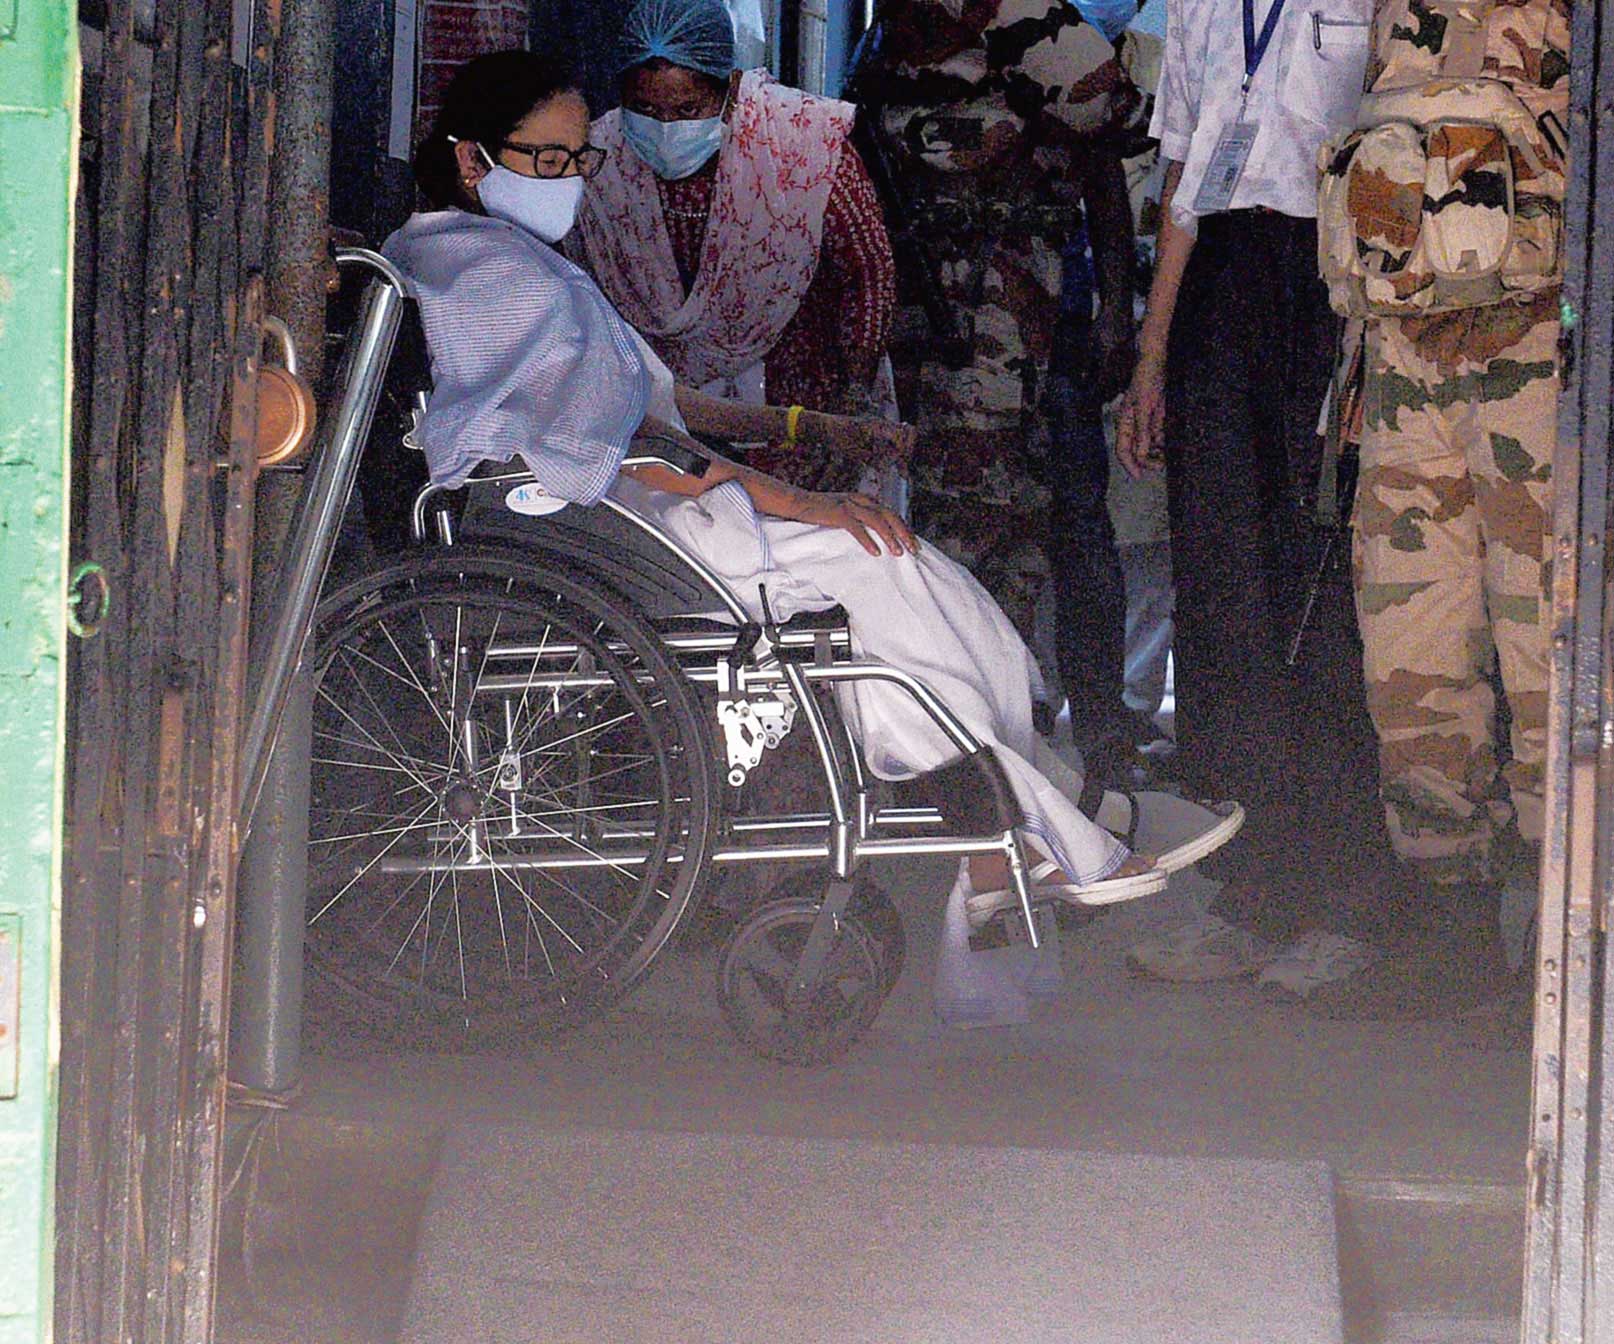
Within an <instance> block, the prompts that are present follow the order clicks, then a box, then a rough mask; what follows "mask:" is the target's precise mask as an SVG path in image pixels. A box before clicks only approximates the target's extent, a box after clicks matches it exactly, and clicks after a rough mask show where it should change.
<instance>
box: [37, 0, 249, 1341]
mask: <svg viewBox="0 0 1614 1344" xmlns="http://www.w3.org/2000/svg"><path fill="white" fill-rule="evenodd" d="M95 9H96V11H97V15H98V16H99V17H100V23H101V27H100V29H99V31H98V35H97V38H96V42H95V45H96V47H97V48H98V56H99V59H98V61H97V62H96V63H95V66H94V67H93V68H91V69H89V70H87V83H86V88H87V91H93V93H94V95H95V96H94V99H93V105H91V104H89V103H88V102H87V106H86V117H85V145H86V153H85V155H84V159H83V169H84V172H83V178H82V189H81V194H80V199H79V220H80V227H79V231H78V247H77V261H78V290H77V300H76V305H75V307H76V311H75V320H74V329H75V342H74V359H75V365H76V380H77V395H76V399H75V406H74V461H73V468H74V470H73V510H72V519H73V523H72V529H71V544H72V550H73V559H74V560H75V561H93V562H95V563H97V564H98V565H100V566H102V567H103V569H104V571H105V573H106V575H107V577H108V586H109V588H110V591H111V594H112V601H111V606H110V610H109V612H108V614H107V617H106V620H105V623H104V626H103V628H102V630H101V632H100V633H99V634H98V635H97V636H96V637H94V638H93V639H88V640H81V641H76V642H75V643H74V645H73V648H72V655H71V662H70V667H69V686H70V694H69V712H70V715H71V725H70V730H69V738H68V741H69V759H68V767H69V777H68V789H69V793H68V810H67V817H68V868H67V880H66V883H65V889H64V893H63V920H62V923H63V940H62V965H63V977H62V985H63V993H62V1023H63V1039H62V1071H61V1078H62V1123H61V1126H60V1131H59V1136H60V1161H59V1168H58V1181H57V1214H58V1217H57V1295H56V1337H57V1338H58V1339H61V1340H64V1341H72V1342H73V1344H79V1342H80V1341H82V1342H83V1344H100V1341H104V1340H113V1339H131V1340H139V1341H159V1340H162V1341H167V1340H174V1341H178V1340H187V1341H196V1344H201V1341H204V1340H206V1339H207V1338H208V1337H209V1334H210V1331H211V1313H212V1300H213V1266H214V1261H215V1256H216V1252H215V1242H216V1237H217V1233H216V1227H217V1212H218V1198H219V1181H218V1167H219V1145H220V1137H221V1133H222V1120H223V1110H224V1087H225V1078H224V1050H225V1042H226V1029H227V1020H226V1005H227V1002H228V979H229V959H230V939H231V921H232V914H233V885H234V871H235V863H236V857H237V855H236V849H237V838H236V833H235V825H234V819H235V813H236V749H237V741H238V737H239V720H240V712H241V701H242V691H243V680H244V675H245V656H246V638H247V628H246V613H247V607H248V601H249V597H250V593H249V584H250V577H249V576H250V556H251V537H252V508H253V489H254V482H255V478H256V461H255V454H254V434H255V420H256V405H255V397H254V395H253V389H254V388H255V386H256V380H257V363H258V357H259V350H258V346H259V342H260V340H261V322H262V316H263V288H264V274H263V272H264V218H265V208H266V199H267V189H268V188H267V184H268V162H269V152H270V141H271V136H270V133H269V128H270V125H271V121H272V115H273V109H272V99H271V97H270V88H271V84H270V78H271V73H272V69H271V64H272V59H273V52H274V39H275V36H276V34H277V32H278V27H279V0H106V3H105V4H97V5H96V6H95Z"/></svg>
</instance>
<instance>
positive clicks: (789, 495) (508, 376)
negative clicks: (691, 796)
mask: <svg viewBox="0 0 1614 1344" xmlns="http://www.w3.org/2000/svg"><path fill="white" fill-rule="evenodd" d="M588 133H589V119H588V113H587V108H586V106H585V104H584V101H583V99H582V97H581V95H580V94H579V93H578V92H577V91H576V88H575V85H574V83H573V80H572V78H571V76H570V73H569V71H568V70H567V68H566V67H565V66H563V65H562V64H561V63H559V62H558V61H555V60H552V59H549V58H547V57H545V56H541V55H537V54H530V53H525V52H502V53H497V54H494V55H490V56H484V57H481V58H478V59H476V60H474V61H472V62H470V63H469V64H468V65H466V66H464V67H462V68H461V70H460V71H459V72H458V74H457V76H456V77H455V79H454V81H453V83H452V84H451V86H450V87H449V89H448V91H447V94H446V97H445V101H444V104H443V107H442V109H441V111H440V113H439V114H438V117H437V121H436V125H435V127H434V129H433V131H432V132H431V134H430V136H429V137H428V138H427V139H426V140H425V141H424V142H423V143H422V145H421V146H420V148H419V150H418V152H417V155H416V161H415V171H416V176H417V179H418V180H419V182H420V185H421V187H422V189H423V190H424V191H425V193H426V195H427V196H428V197H429V198H430V199H431V200H432V201H433V203H435V204H436V205H438V206H439V207H440V208H439V209H438V210H435V211H431V212H427V213H421V214H417V215H415V216H414V217H412V218H411V219H410V220H409V221H408V222H407V223H406V224H405V225H404V226H403V227H402V228H401V229H399V230H398V231H397V232H396V233H395V234H393V236H392V237H391V238H390V239H389V240H388V241H387V243H386V246H385V248H384V252H385V254H386V256H387V257H388V258H389V259H390V260H391V261H392V262H393V263H394V264H395V265H396V266H397V267H398V268H399V269H400V270H401V271H402V272H403V273H404V275H405V276H406V277H407V279H408V280H409V283H410V286H411V292H412V294H413V297H415V298H416V299H417V300H418V303H419V307H420V313H421V319H422V323H423V326H424V328H425V332H426V339H427V345H428V348H429V352H430V356H431V366H432V382H433V391H432V395H431V397H430V400H429V404H428V407H427V410H426V413H425V416H424V418H423V420H422V422H421V424H420V426H419V429H418V431H417V433H418V438H419V439H420V441H421V444H422V446H423V447H424V448H425V451H426V455H427V460H428V464H429V467H430V470H431V475H432V479H433V481H434V482H437V483H440V484H448V485H458V484H460V483H462V482H464V481H466V480H468V479H469V478H471V477H472V476H473V474H474V473H476V472H477V471H478V469H479V468H481V467H482V466H483V464H484V463H490V462H491V463H501V462H509V461H511V459H513V458H516V457H518V456H519V457H520V458H521V459H522V461H523V462H524V463H525V465H526V466H527V467H528V468H529V469H530V470H531V472H532V474H533V476H534V477H535V479H536V484H537V487H538V491H539V493H540V494H543V495H548V496H552V497H554V501H553V502H555V503H560V502H569V503H571V504H576V505H582V506H589V505H593V504H596V503H598V502H599V501H600V500H601V499H602V498H603V497H604V496H606V495H607V494H608V493H609V494H610V495H611V497H612V498H613V500H615V501H616V502H617V503H618V504H620V505H623V506H625V507H627V508H629V509H631V510H633V511H635V512H637V513H639V514H641V515H643V516H645V517H648V518H651V519H653V520H654V521H655V522H656V523H657V524H658V525H659V526H660V527H661V528H663V529H664V530H665V531H666V532H667V533H669V534H670V535H671V536H672V537H674V538H675V539H676V540H677V541H678V542H679V543H680V544H681V545H683V546H684V547H686V548H687V549H688V550H689V551H690V552H691V553H692V554H694V555H696V556H698V557H699V558H700V560H701V561H703V562H704V563H705V564H706V565H707V566H708V567H709V568H710V569H712V570H714V571H715V572H716V573H717V574H718V575H719V576H720V577H721V578H722V579H723V580H724V581H725V582H726V583H727V584H728V586H729V587H730V589H731V590H732V591H733V592H734V593H735V594H736V595H737V596H738V597H739V598H740V600H741V601H742V602H744V603H746V604H747V605H748V606H749V607H751V608H752V611H751V615H752V617H753V619H758V620H761V619H764V618H767V619H774V620H779V621H783V620H785V619H787V618H789V617H790V616H792V615H794V614H796V613H800V612H805V611H813V610H821V609H824V608H828V607H831V606H833V605H835V604H837V603H838V604H840V605H841V606H842V607H843V608H844V609H845V611H846V612H847V614H848V618H849V625H850V630H851V635H852V639H853V642H854V646H855V648H856V650H857V653H858V655H859V656H860V657H863V658H868V659H875V660H879V661H882V662H884V663H886V664H889V665H891V666H893V667H895V668H898V669H901V670H903V671H905V672H908V673H911V674H912V675H914V676H915V677H917V678H918V679H919V680H920V681H922V682H923V683H924V684H925V685H926V686H928V687H929V688H930V690H931V691H933V692H934V693H935V694H936V695H937V696H938V697H939V698H940V699H941V700H942V701H943V702H944V703H945V704H946V705H947V706H948V707H949V708H950V709H951V710H952V711H953V712H954V713H955V714H956V715H958V717H959V718H960V719H961V720H962V721H963V722H964V723H965V724H967V725H968V727H969V728H970V729H971V730H972V731H973V732H974V733H975V734H976V735H977V737H978V738H979V739H980V740H981V741H982V742H984V743H986V744H987V745H989V746H990V748H991V749H992V751H993V752H994V754H995V755H996V757H997V758H998V760H999V762H1000V763H1001V765H1002V767H1003V772H1004V774H1005V776H1006V777H1007V781H1008V783H1009V786H1010V788H1011V789H1012V791H1013V794H1014V800H1015V802H1016V803H1017V804H1018V807H1019V809H1020V811H1021V813H1022V814H1023V817H1024V833H1025V834H1026V835H1027V836H1028V837H1029V838H1030V841H1031V844H1032V847H1033V848H1035V849H1038V850H1040V851H1041V854H1040V855H1037V856H1035V857H1036V858H1040V860H1041V861H1040V862H1037V863H1036V864H1035V866H1034V867H1033V868H1032V870H1031V875H1032V878H1033V880H1034V881H1035V882H1037V883H1038V884H1039V885H1040V886H1041V887H1042V888H1043V889H1045V891H1046V892H1047V894H1051V895H1054V896H1057V897H1059V898H1062V899H1066V900H1070V901H1074V902H1079V903H1084V904H1103V903H1108V902H1112V901H1119V900H1127V899H1131V898H1133V897H1137V896H1142V895H1146V894H1149V893H1151V892H1155V891H1158V890H1160V889H1161V888H1162V887H1163V886H1164V885H1165V882H1166V877H1167V874H1168V873H1169V872H1170V871H1173V870H1175V869H1176V868H1179V867H1182V866H1184V865H1185V864H1187V863H1191V862H1194V861H1196V860H1197V859H1198V858H1200V857H1202V856H1203V855H1205V854H1207V853H1209V852H1210V851H1211V850H1213V849H1215V848H1217V847H1218V846H1219V845H1221V844H1223V843H1225V842H1226V841H1227V840H1228V839H1230V838H1231V837H1232V836H1233V834H1234V833H1235V832H1236V831H1237V830H1238V828H1239V826H1240V824H1241V823H1242V820H1243V811H1242V809H1241V808H1239V807H1238V805H1237V804H1234V803H1228V804H1222V805H1220V806H1218V807H1216V808H1215V809H1213V814H1212V815H1213V822H1212V824H1211V825H1210V826H1209V828H1208V829H1207V830H1205V831H1204V832H1203V833H1201V834H1199V835H1196V836H1194V837H1192V838H1191V839H1190V840H1189V841H1187V842H1185V843H1183V844H1181V845H1179V846H1178V847H1177V848H1175V849H1173V850H1172V851H1170V852H1168V853H1162V854H1160V855H1158V856H1155V857H1149V856H1145V855H1140V854H1134V853H1131V852H1130V851H1129V850H1128V848H1127V847H1126V845H1125V844H1124V843H1123V842H1122V840H1121V839H1119V838H1118V836H1117V835H1116V834H1114V833H1112V832H1111V831H1110V830H1107V829H1105V827H1103V826H1101V825H1099V824H1096V822H1095V821H1094V820H1090V819H1089V817H1088V816H1086V815H1085V814H1084V813H1083V812H1082V811H1081V810H1080V809H1079V807H1078V806H1077V802H1076V801H1075V800H1076V799H1078V798H1079V797H1080V789H1081V781H1080V780H1079V779H1078V778H1077V777H1076V776H1075V775H1074V774H1073V773H1072V772H1070V771H1069V770H1067V769H1066V768H1065V767H1064V766H1063V764H1062V763H1061V762H1060V761H1059V760H1058V758H1057V757H1055V756H1054V755H1053V754H1052V752H1051V751H1050V750H1049V749H1048V748H1047V746H1046V745H1045V744H1044V742H1043V741H1042V739H1041V738H1040V737H1039V736H1038V734H1037V733H1036V731H1035V730H1034V728H1033V726H1032V716H1031V691H1032V686H1033V680H1034V679H1035V678H1036V677H1037V675H1038V674H1037V671H1036V664H1035V662H1034V660H1033V658H1032V656H1031V655H1030V653H1029V652H1028V651H1027V649H1026V648H1025V646H1024V644H1023V643H1022V642H1021V640H1020V638H1019V636H1018V635H1017V634H1016V633H1015V630H1014V628H1013V626H1012V625H1011V624H1010V623H1009V621H1008V619H1007V618H1006V617H1005V616H1004V615H1003V613H1002V612H1001V611H1000V610H999V609H998V608H997V606H996V605H995V604H994V603H993V601H992V600H991V598H990V597H988V596H987V594H986V592H985V590H984V589H982V588H981V586H980V585H979V584H978V583H976V582H975V580H974V579H973V578H972V577H971V576H970V575H969V574H968V573H967V572H965V570H964V569H963V568H962V567H961V566H959V565H958V564H956V563H954V562H953V561H952V560H951V559H949V558H948V557H947V556H946V555H944V554H942V553H940V552H939V551H938V550H937V549H936V548H934V547H930V546H926V545H924V544H923V543H922V542H921V541H920V540H919V539H918V538H917V537H915V536H914V535H913V533H912V532H911V531H910V530H909V529H908V527H907V525H906V524H905V523H904V522H903V521H902V519H901V518H899V517H897V516H896V515H895V514H893V513H891V512H890V511H889V510H887V509H885V508H883V507H882V506H881V505H879V504H878V503H876V502H875V501H873V500H872V499H869V498H867V497H865V496H862V495H857V494H815V493H811V492H807V491H803V490H798V489H795V488H793V487H791V486H788V485H785V484H784V483H782V482H780V481H777V480H774V479H772V478H771V477H768V476H766V475H763V474H761V473H759V472H756V471H752V470H748V469H747V468H746V467H744V466H741V465H739V464H737V463H734V462H731V461H728V460H726V459H724V458H722V457H718V456H714V455H712V454H711V453H710V451H709V450H707V449H706V448H705V447H704V446H703V445H702V443H701V442H700V441H699V440H697V439H695V438H693V437H691V435H690V433H689V431H694V432H695V433H702V432H715V433H726V434H730V435H733V434H735V433H736V430H737V429H738V430H739V432H740V433H741V434H743V433H744V432H745V429H744V426H745V424H746V423H749V422H745V421H744V420H743V417H745V416H749V417H752V418H753V420H755V419H756V418H758V417H765V416H773V417H778V416H782V415H784V414H785V412H783V411H781V410H779V409H778V408H760V407H747V408H738V407H729V406H727V405H726V404H724V403H716V402H713V400H712V399H710V398H702V397H699V396H691V395H689V394H688V393H686V392H684V391H683V390H682V389H677V388H675V387H674V385H673V379H672V375H671V374H670V373H669V372H668V371H667V369H666V367H665V366H664V365H663V364H662V363H661V362H660V360H659V359H657V358H656V356H655V355H654V354H653V353H652V352H651V351H650V349H649V348H648V346H647V345H646V344H645V343H644V342H643V340H642V339H640V338H639V337H638V335H637V333H635V332H634V331H633V330H632V329H631V328H630V327H628V326H627V324H626V323H624V322H623V321H622V319H621V318H620V317H619V316H618V314H617V313H616V311H615V309H614V308H612V306H611V304H610V303H609V302H608V301H607V300H606V299H605V297H604V296H603V295H602V294H601V292H600V291H599V289H598V288H597V287H596V286H595V285H594V283H593V281H592V280H590V279H589V278H588V277H587V276H586V275H585V274H584V273H583V272H582V271H581V270H579V269H578V268H577V267H575V266H573V265H572V264H571V263H570V262H568V261H567V260H565V259H564V258H563V257H562V256H561V255H560V253H559V252H557V251H556V250H555V246H554V245H555V244H556V243H558V242H559V240H560V239H561V238H562V237H563V236H564V235H565V234H566V232H567V231H568V230H569V229H570V227H571V225H572V221H573V219H574V217H575V215H576V211H577V208H578V203H579V200H580V198H581V196H582V193H583V192H584V190H585V189H586V187H585V184H586V180H587V179H588V177H589V176H590V175H591V174H593V173H594V172H596V171H598V169H599V166H600V163H601V153H602V152H601V151H600V150H598V149H596V148H594V147H592V146H591V145H590V144H589V142H588ZM759 427H760V428H761V432H760V433H758V434H757V435H756V437H758V438H761V437H765V436H769V435H771V436H772V437H778V436H779V434H778V431H779V430H780V429H783V428H785V426H783V425H782V424H778V423H772V424H768V425H766V426H759ZM790 428H794V426H791V427H790ZM669 444H671V445H675V446H676V447H677V448H679V449H681V450H683V453H682V457H683V460H684V461H685V462H686V463H687V464H688V465H689V466H690V468H691V469H689V470H684V471H680V470H676V469H674V468H672V467H670V466H664V465H655V464H642V465H624V461H625V459H627V458H628V457H629V456H630V454H631V453H633V452H634V451H635V447H636V445H637V450H638V451H639V452H640V453H642V454H643V455H646V456H650V455H657V456H662V457H667V456H669V453H668V452H667V451H666V446H667V445H669ZM675 456H676V455H675ZM760 592H765V594H766V610H764V605H763V601H762V599H761V597H760V595H759V593H760ZM840 694H841V695H842V698H843V707H844V710H845V713H846V716H847V719H848V721H849V724H850V726H851V728H852V730H853V732H854V733H855V734H856V735H857V737H858V739H859V741H860V743H861V745H862V747H863V750H864V753H865V755H866V757H867V763H868V766H869V768H870V769H871V770H872V771H873V772H874V773H875V774H876V775H878V776H880V777H881V778H884V779H891V780H900V779H908V778H913V777H915V776H918V775H923V774H925V773H927V772H931V771H935V770H938V769H940V768H942V767H944V766H946V765H948V764H949V763H951V762H952V761H954V760H956V759H957V758H958V751H957V749H956V748H955V747H954V746H953V745H952V743H951V742H950V741H949V740H948V739H947V738H946V737H945V736H944V734H943V733H942V732H941V731H940V730H939V729H938V727H937V726H936V724H935V723H934V721H933V720H932V719H930V718H929V717H928V716H927V715H926V714H925V713H923V712H922V710H921V708H920V706H919V705H918V704H917V703H915V702H914V701H913V700H912V699H911V697H909V696H907V695H906V694H905V693H903V692H901V691H900V690H898V689H897V688H895V687H892V686H889V685H885V684H882V683H878V682H860V683H857V684H855V685H853V686H849V687H845V688H843V689H842V691H841V692H840ZM1090 806H1091V804H1090ZM1108 809H1114V810H1115V814H1116V815H1115V817H1114V818H1113V819H1110V818H1107V817H1106V815H1105V814H1106V810H1108ZM1094 810H1095V811H1096V812H1097V814H1098V816H1099V819H1101V820H1110V821H1111V824H1112V825H1115V826H1116V828H1117V829H1118V830H1121V831H1124V830H1125V826H1126V820H1127V814H1128V813H1129V811H1130V808H1129V807H1128V806H1127V804H1126V800H1124V799H1121V798H1119V797H1118V796H1116V795H1105V796H1104V798H1103V802H1102V804H1101V805H1099V806H1096V807H1094ZM969 883H970V886H971V887H972V888H973V892H972V894H971V895H970V897H969V899H968V909H969V912H970V915H971V918H972V921H973V922H976V923H980V922H984V921H985V920H986V919H988V918H990V917H991V915H992V914H993V913H995V912H996V911H998V910H1000V909H1005V908H1007V907H1009V906H1010V905H1012V904H1013V903H1014V898H1013V896H1012V895H1011V894H1010V891H1009V884H1008V881H1007V868H1006V859H1005V858H1004V856H1002V855H1001V854H993V855H987V856H975V857H972V858H971V859H970V860H969Z"/></svg>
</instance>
